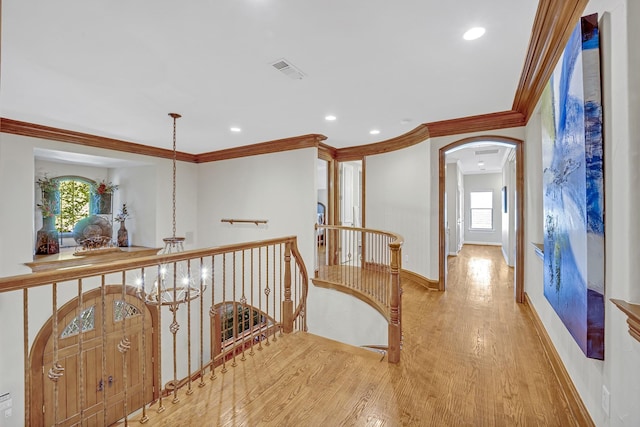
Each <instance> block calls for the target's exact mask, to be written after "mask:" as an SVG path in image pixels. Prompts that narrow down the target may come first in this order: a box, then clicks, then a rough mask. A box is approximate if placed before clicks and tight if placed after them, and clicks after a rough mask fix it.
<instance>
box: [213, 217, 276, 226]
mask: <svg viewBox="0 0 640 427" xmlns="http://www.w3.org/2000/svg"><path fill="white" fill-rule="evenodd" d="M220 222H228V223H229V224H231V225H233V224H234V223H235V222H237V223H249V224H255V225H256V226H259V225H260V224H266V223H267V222H269V221H268V220H266V219H230V218H223V219H221V220H220Z"/></svg>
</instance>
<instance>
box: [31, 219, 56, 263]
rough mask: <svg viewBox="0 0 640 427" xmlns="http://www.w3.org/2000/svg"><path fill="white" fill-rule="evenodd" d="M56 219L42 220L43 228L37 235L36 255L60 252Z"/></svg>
mask: <svg viewBox="0 0 640 427" xmlns="http://www.w3.org/2000/svg"><path fill="white" fill-rule="evenodd" d="M59 237H60V236H59V234H58V230H56V217H55V216H49V217H43V218H42V228H41V229H40V230H38V232H37V233H36V255H51V254H57V253H58V252H60V241H59Z"/></svg>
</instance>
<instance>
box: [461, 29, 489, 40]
mask: <svg viewBox="0 0 640 427" xmlns="http://www.w3.org/2000/svg"><path fill="white" fill-rule="evenodd" d="M485 31H486V30H485V29H484V28H482V27H473V28H471V29H470V30H468V31H467V32H466V33H464V35H463V36H462V37H463V38H464V39H465V40H475V39H479V38H480V37H482V36H483V35H484V33H485Z"/></svg>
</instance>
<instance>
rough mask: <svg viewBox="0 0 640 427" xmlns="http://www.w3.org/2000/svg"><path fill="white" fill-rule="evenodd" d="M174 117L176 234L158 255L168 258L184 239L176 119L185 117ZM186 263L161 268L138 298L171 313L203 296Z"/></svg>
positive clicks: (174, 224) (181, 244)
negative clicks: (179, 218) (178, 207)
mask: <svg viewBox="0 0 640 427" xmlns="http://www.w3.org/2000/svg"><path fill="white" fill-rule="evenodd" d="M169 116H171V117H172V118H173V180H172V188H173V193H172V200H173V206H172V212H173V233H172V235H171V237H165V238H164V239H162V241H163V242H164V248H163V249H162V250H161V251H160V252H158V255H169V254H172V253H178V252H182V251H184V245H183V244H184V240H185V238H184V237H176V120H177V119H179V118H180V117H182V116H181V115H180V114H178V113H169ZM184 264H185V262H184V261H182V262H169V263H166V264H162V265H160V266H158V274H157V278H156V279H155V280H154V281H153V285H152V286H149V288H148V289H146V288H145V285H144V282H143V283H142V284H141V285H140V286H139V287H138V295H139V297H140V298H141V299H143V300H144V301H145V302H146V303H147V304H150V305H167V306H170V307H171V310H172V311H175V310H177V309H178V305H180V304H181V303H184V302H186V301H191V300H193V299H196V298H198V297H199V296H200V288H198V287H196V286H194V281H193V276H192V272H191V271H190V270H191V269H190V268H184Z"/></svg>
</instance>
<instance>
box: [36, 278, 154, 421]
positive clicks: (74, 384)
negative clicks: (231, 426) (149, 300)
mask: <svg viewBox="0 0 640 427" xmlns="http://www.w3.org/2000/svg"><path fill="white" fill-rule="evenodd" d="M101 291H102V290H101V289H100V288H97V289H93V290H91V291H88V292H86V293H85V294H83V297H82V299H83V304H82V307H83V310H82V312H81V313H78V311H79V310H78V298H77V297H76V298H75V299H73V300H71V301H70V302H68V303H67V304H65V305H63V306H62V307H61V308H60V309H58V312H57V313H58V314H57V319H58V330H57V334H58V361H59V363H60V364H61V365H62V366H63V367H64V374H63V375H62V376H61V377H60V378H59V379H58V381H57V393H56V391H55V387H54V382H53V381H51V380H50V379H49V378H48V375H47V374H48V371H49V368H50V367H51V366H52V364H53V362H54V360H53V355H54V353H53V344H54V336H53V317H51V318H49V320H48V321H47V322H46V323H45V325H44V326H43V327H42V329H41V330H40V332H39V333H38V335H37V337H36V339H35V341H34V344H33V347H32V350H31V354H30V361H31V381H30V383H31V393H30V395H31V405H30V407H31V413H30V419H31V425H54V424H55V425H60V426H67V425H69V426H71V425H78V424H80V423H81V420H80V418H82V419H83V420H84V421H87V422H89V424H91V425H101V424H103V422H104V419H105V412H106V420H107V425H111V424H112V423H114V422H116V421H117V420H119V419H121V418H123V417H124V415H125V414H124V406H125V405H124V403H125V382H126V396H127V397H126V403H127V405H126V407H127V412H129V413H130V412H132V411H134V410H136V409H138V408H141V407H142V405H143V404H145V403H148V402H150V401H152V400H153V399H154V398H155V397H156V395H157V393H156V392H155V391H154V379H155V378H156V375H154V372H155V370H154V364H153V361H154V360H158V359H157V357H154V349H156V348H157V341H156V340H157V337H155V336H154V334H153V325H154V324H156V316H157V313H156V311H155V310H149V308H148V307H147V306H146V304H144V303H143V302H142V301H140V300H139V299H138V298H137V297H136V296H135V295H131V294H126V295H125V296H124V299H123V296H122V286H120V285H109V286H107V287H106V288H105V294H106V296H105V300H104V306H103V301H102V292H101ZM103 307H104V310H103ZM122 322H125V327H126V334H127V338H128V339H129V341H130V349H129V350H128V351H127V352H125V353H124V358H126V366H127V370H126V373H125V371H124V369H123V366H124V365H123V363H124V359H123V354H122V353H120V352H119V351H118V344H119V343H120V342H121V339H122V337H123V335H122ZM80 333H82V341H81V342H80V340H79V335H80ZM154 342H155V345H154ZM143 343H144V346H143ZM80 349H81V351H80ZM103 349H104V353H103ZM143 372H144V373H145V375H143ZM143 390H144V393H143ZM56 394H57V397H56ZM81 394H82V403H81V398H80V397H81ZM105 405H106V406H105ZM39 408H40V410H38V409H39Z"/></svg>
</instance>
